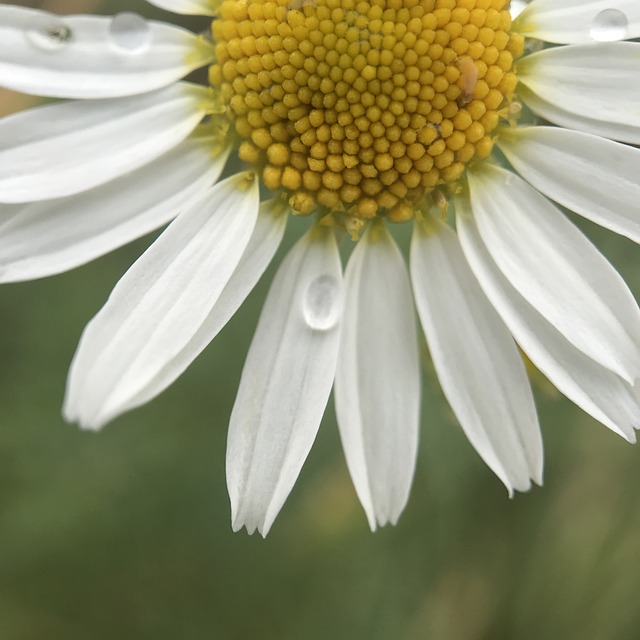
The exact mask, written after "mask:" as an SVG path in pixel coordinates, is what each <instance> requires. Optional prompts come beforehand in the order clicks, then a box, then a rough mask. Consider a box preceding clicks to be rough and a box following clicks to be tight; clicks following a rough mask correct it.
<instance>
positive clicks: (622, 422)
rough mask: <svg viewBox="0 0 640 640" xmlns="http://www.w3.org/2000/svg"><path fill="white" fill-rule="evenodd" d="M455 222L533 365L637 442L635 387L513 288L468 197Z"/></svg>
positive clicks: (639, 421)
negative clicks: (486, 242)
mask: <svg viewBox="0 0 640 640" xmlns="http://www.w3.org/2000/svg"><path fill="white" fill-rule="evenodd" d="M456 221H457V227H458V234H459V237H460V243H461V245H462V248H463V250H464V253H465V256H466V258H467V261H468V262H469V264H470V266H471V268H472V269H473V272H474V274H475V276H476V278H477V279H478V281H479V282H480V284H481V285H482V288H483V290H484V292H485V294H486V295H487V297H488V298H489V300H490V301H491V304H492V305H493V306H494V307H495V309H496V310H497V311H498V313H500V315H501V317H502V319H503V320H504V322H505V323H506V325H507V327H508V328H509V331H511V333H512V335H513V337H514V338H515V339H516V341H517V342H518V344H519V345H520V346H521V348H522V349H523V351H524V352H525V353H526V354H527V356H528V357H529V358H530V359H531V361H532V362H533V363H534V364H535V366H536V367H538V369H540V371H542V373H543V374H544V375H545V376H546V377H547V378H548V379H549V380H550V381H551V382H552V383H553V384H554V385H555V387H556V388H557V389H558V390H559V391H561V392H562V393H564V395H566V396H567V397H568V398H569V399H570V400H572V401H573V402H575V403H576V404H577V405H578V406H579V407H581V408H582V409H583V410H584V411H586V412H587V413H589V414H590V415H592V416H593V417H594V418H595V419H596V420H599V421H600V422H602V423H603V424H604V425H606V426H607V427H609V428H610V429H611V430H612V431H614V432H616V433H618V434H620V435H621V436H622V437H623V438H626V439H627V440H629V441H630V442H635V440H636V436H635V432H634V429H635V428H638V427H639V426H640V404H639V399H638V397H637V394H636V393H635V392H634V390H633V388H632V387H631V386H630V385H629V384H627V383H626V382H624V381H623V380H622V379H621V378H620V377H619V376H617V375H616V374H615V373H612V372H611V371H609V370H608V369H606V368H605V367H603V366H601V365H599V364H598V363H597V362H595V361H593V360H592V359H591V358H589V357H588V356H586V355H585V354H584V353H582V352H581V351H579V350H578V349H576V348H575V347H574V346H573V345H572V344H571V343H570V342H569V341H568V340H567V339H566V338H565V337H564V336H563V335H562V334H560V333H559V332H558V331H557V330H556V329H555V328H554V327H553V326H552V325H551V324H550V323H549V322H547V321H546V320H545V319H544V318H543V317H542V316H541V315H540V314H539V313H538V312H537V311H536V310H535V309H534V308H533V307H532V306H531V305H530V304H529V303H528V302H527V301H526V300H525V299H524V298H523V297H522V296H521V295H520V294H519V293H518V292H517V291H516V290H515V289H514V288H513V286H512V285H511V284H510V283H509V282H508V280H507V279H506V278H505V277H504V275H503V274H502V273H501V271H500V270H499V269H498V267H497V265H496V264H495V262H494V261H493V260H492V258H491V256H490V255H489V252H488V251H487V248H486V247H485V245H484V243H483V242H482V239H481V237H480V233H479V232H478V228H477V226H476V223H475V220H474V219H473V216H472V214H471V205H470V203H469V201H468V199H467V198H466V197H464V196H459V197H457V198H456Z"/></svg>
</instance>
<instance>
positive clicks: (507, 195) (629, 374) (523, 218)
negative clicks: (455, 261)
mask: <svg viewBox="0 0 640 640" xmlns="http://www.w3.org/2000/svg"><path fill="white" fill-rule="evenodd" d="M469 186H470V190H471V206H472V209H473V215H474V217H475V219H476V222H477V224H478V229H479V231H480V235H481V236H482V239H483V241H484V243H485V245H486V246H487V249H489V252H490V253H491V256H492V257H493V259H494V260H495V262H496V264H497V265H498V267H499V268H500V270H501V271H502V272H503V273H504V275H505V276H506V277H507V279H508V280H509V281H510V282H511V284H512V285H513V286H514V287H515V288H516V289H517V290H518V291H519V292H520V293H521V294H522V296H523V297H524V298H525V299H526V300H527V301H528V302H529V303H530V304H531V305H532V306H533V307H534V308H535V309H536V310H537V311H538V312H539V313H540V314H541V315H542V316H543V317H545V318H546V319H547V320H548V321H549V322H550V323H551V324H552V325H553V326H554V327H555V328H556V329H557V330H558V331H559V332H560V333H562V334H563V335H564V336H565V337H566V338H567V340H569V341H570V342H571V343H572V344H573V345H574V346H575V347H577V348H578V349H580V350H581V351H582V352H583V353H585V354H587V355H588V356H590V357H591V358H593V359H594V360H595V361H596V362H598V363H600V364H601V365H602V366H604V367H606V368H608V369H609V370H611V371H613V372H615V373H617V374H618V375H620V376H621V377H622V378H624V379H625V380H627V381H628V382H629V383H631V384H633V382H634V380H635V379H636V378H637V377H638V376H640V349H639V346H640V311H639V310H638V305H637V304H636V302H635V300H634V299H633V296H632V295H631V292H630V291H629V289H628V287H627V286H626V285H625V283H624V281H623V280H622V278H621V277H620V276H619V274H618V273H617V272H616V270H615V269H614V268H613V267H612V266H611V265H610V264H609V262H608V261H607V260H606V259H605V258H604V256H602V254H601V253H599V252H598V250H597V249H596V248H595V247H594V246H593V245H592V244H591V243H590V242H589V240H587V238H586V237H585V236H584V235H583V234H582V233H581V232H580V231H579V230H578V229H577V228H576V227H575V226H574V225H573V224H572V223H571V222H570V221H569V220H568V219H567V218H566V217H565V216H564V215H563V214H562V213H561V212H560V211H559V210H558V209H557V208H556V207H555V206H554V205H552V204H551V203H550V202H549V201H548V200H547V199H546V198H545V197H544V196H542V195H541V194H540V193H539V192H538V191H536V190H535V189H534V188H533V187H531V186H530V185H528V184H527V183H526V182H525V181H524V180H522V179H521V178H519V177H518V176H516V175H515V174H513V173H511V172H510V171H507V170H505V169H502V168H499V167H496V166H493V165H486V163H485V165H484V166H483V167H478V168H474V169H473V170H471V171H469Z"/></svg>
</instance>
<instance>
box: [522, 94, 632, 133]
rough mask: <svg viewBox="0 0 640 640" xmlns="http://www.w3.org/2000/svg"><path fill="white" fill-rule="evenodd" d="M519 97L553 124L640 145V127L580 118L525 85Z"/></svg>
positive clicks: (585, 117) (584, 117)
mask: <svg viewBox="0 0 640 640" xmlns="http://www.w3.org/2000/svg"><path fill="white" fill-rule="evenodd" d="M518 96H519V97H520V98H521V99H522V100H523V102H524V103H525V104H526V105H527V106H528V107H529V108H530V109H531V110H532V111H533V112H534V113H536V114H537V115H539V116H541V117H542V118H544V119H545V120H548V121H549V122H553V123H554V124H557V125H559V126H561V127H566V128H567V129H577V130H578V131H584V132H585V133H591V134H593V135H595V136H601V137H603V138H610V139H611V140H619V141H620V142H628V143H630V144H640V127H630V126H629V125H626V124H619V123H617V122H609V121H606V120H598V119H596V118H589V117H587V116H580V115H577V114H575V113H572V112H571V111H569V110H567V109H565V108H564V107H563V106H562V105H558V104H552V103H550V102H547V101H546V100H543V99H542V98H540V97H539V96H537V95H536V94H535V93H533V92H532V91H530V90H529V89H527V87H525V86H524V85H521V86H520V87H519V88H518Z"/></svg>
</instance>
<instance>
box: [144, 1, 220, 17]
mask: <svg viewBox="0 0 640 640" xmlns="http://www.w3.org/2000/svg"><path fill="white" fill-rule="evenodd" d="M147 2H149V4H152V5H154V6H156V7H160V9H165V10H166V11H172V12H173V13H181V14H184V15H189V16H213V15H215V13H216V10H215V5H216V4H217V3H216V2H215V0H147Z"/></svg>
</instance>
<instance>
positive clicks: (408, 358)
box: [334, 225, 420, 530]
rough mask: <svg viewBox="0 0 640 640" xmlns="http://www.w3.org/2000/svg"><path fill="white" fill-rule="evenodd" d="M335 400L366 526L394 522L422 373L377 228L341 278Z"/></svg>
mask: <svg viewBox="0 0 640 640" xmlns="http://www.w3.org/2000/svg"><path fill="white" fill-rule="evenodd" d="M341 333H342V335H341V341H340V355H339V358H338V368H337V370H336V382H335V390H334V394H335V402H336V413H337V417H338V425H339V427H340V436H341V438H342V446H343V449H344V452H345V456H346V459H347V465H348V466H349V472H350V473H351V478H352V479H353V483H354V485H355V487H356V491H357V493H358V496H359V498H360V502H361V503H362V506H363V507H364V509H365V512H366V514H367V519H368V520H369V526H370V527H371V529H372V530H375V528H376V524H378V525H380V526H384V525H385V524H387V522H391V523H392V524H395V523H396V522H397V520H398V518H399V516H400V514H401V513H402V510H403V509H404V507H405V505H406V503H407V499H408V497H409V490H410V488H411V481H412V479H413V473H414V469H415V462H416V454H417V450H418V426H419V412H420V369H419V361H418V352H419V350H418V341H417V337H416V325H415V319H414V310H413V299H412V295H411V284H410V282H409V278H408V275H407V269H406V267H405V263H404V260H403V258H402V254H401V253H400V250H399V249H398V247H397V245H396V244H395V242H394V241H393V239H392V238H391V235H390V234H389V232H388V231H387V230H386V228H385V227H384V226H383V225H378V226H376V227H374V228H372V229H369V230H368V231H367V233H366V234H365V235H364V236H363V237H362V238H361V240H360V241H359V242H358V244H357V245H356V248H355V249H354V251H353V254H352V255H351V258H350V259H349V264H348V266H347V271H346V275H345V309H344V317H343V323H342V332H341Z"/></svg>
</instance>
